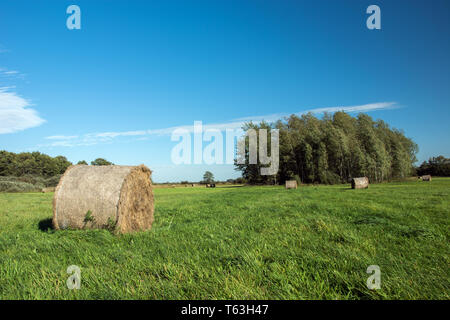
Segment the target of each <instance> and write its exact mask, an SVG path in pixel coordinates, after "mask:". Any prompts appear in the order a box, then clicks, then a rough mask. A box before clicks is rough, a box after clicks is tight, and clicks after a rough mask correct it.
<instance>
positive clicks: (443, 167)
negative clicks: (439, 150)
mask: <svg viewBox="0 0 450 320" xmlns="http://www.w3.org/2000/svg"><path fill="white" fill-rule="evenodd" d="M417 174H418V175H419V176H422V175H425V174H430V175H432V176H439V177H450V158H446V157H444V156H438V157H433V158H430V159H429V160H428V161H424V162H423V163H422V164H421V165H420V167H418V168H417Z"/></svg>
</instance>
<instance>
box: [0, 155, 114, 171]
mask: <svg viewBox="0 0 450 320" xmlns="http://www.w3.org/2000/svg"><path fill="white" fill-rule="evenodd" d="M78 164H87V162H86V161H84V160H82V161H79V162H78ZM110 164H113V163H112V162H109V161H108V160H105V159H103V158H97V159H95V160H94V161H92V162H91V165H98V166H101V165H110ZM70 165H72V162H70V161H69V160H67V158H66V157H63V156H56V157H50V156H49V155H46V154H43V153H40V152H37V151H36V152H22V153H14V152H8V151H4V150H3V151H0V176H14V177H21V176H24V175H34V176H41V177H53V176H57V175H60V174H63V173H64V172H65V171H66V169H67V168H68V167H69V166H70Z"/></svg>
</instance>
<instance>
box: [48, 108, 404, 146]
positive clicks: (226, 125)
mask: <svg viewBox="0 0 450 320" xmlns="http://www.w3.org/2000/svg"><path fill="white" fill-rule="evenodd" d="M397 107H398V105H397V103H396V102H377V103H370V104H364V105H357V106H338V107H325V108H312V109H307V110H304V111H300V112H297V113H294V114H295V115H298V116H301V115H303V114H307V113H309V112H311V113H313V114H323V113H325V112H329V113H334V112H338V111H345V112H347V113H355V112H370V111H376V110H386V109H393V108H397ZM290 115H291V114H290V113H274V114H269V115H262V116H252V117H244V118H238V119H234V120H231V121H229V122H223V123H213V124H203V130H204V131H205V130H209V129H215V130H220V131H225V130H226V129H230V130H236V129H239V128H241V127H242V126H243V125H244V123H246V122H250V121H253V122H260V121H263V120H264V121H266V122H274V121H277V120H279V119H283V118H285V117H288V116H290ZM176 129H184V130H186V131H188V132H193V130H194V128H193V125H185V126H176V127H169V128H162V129H150V130H137V131H118V132H114V131H112V132H101V133H87V134H84V135H82V136H50V137H46V139H50V140H57V141H54V142H52V143H50V144H44V145H40V147H60V146H64V147H75V146H90V145H96V144H100V143H112V142H113V139H115V138H118V137H135V138H136V139H135V140H140V141H142V140H146V139H148V138H149V136H169V135H171V134H172V133H173V132H174V131H175V130H176Z"/></svg>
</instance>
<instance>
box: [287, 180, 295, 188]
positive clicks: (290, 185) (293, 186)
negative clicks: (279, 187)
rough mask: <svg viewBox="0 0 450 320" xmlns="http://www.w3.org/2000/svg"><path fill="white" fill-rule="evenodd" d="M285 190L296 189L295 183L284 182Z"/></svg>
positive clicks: (291, 181) (293, 181) (290, 181)
mask: <svg viewBox="0 0 450 320" xmlns="http://www.w3.org/2000/svg"><path fill="white" fill-rule="evenodd" d="M286 189H297V181H296V180H288V181H286Z"/></svg>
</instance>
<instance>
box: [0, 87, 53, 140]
mask: <svg viewBox="0 0 450 320" xmlns="http://www.w3.org/2000/svg"><path fill="white" fill-rule="evenodd" d="M11 89H12V88H11V87H2V88H0V134H4V133H12V132H17V131H22V130H25V129H28V128H32V127H37V126H39V125H41V124H43V123H44V122H45V120H44V119H42V118H41V117H39V115H38V113H37V112H36V110H34V109H30V108H29V107H30V106H31V103H30V102H29V101H28V100H26V99H24V98H22V97H20V96H19V95H18V94H17V93H15V92H12V91H11Z"/></svg>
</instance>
